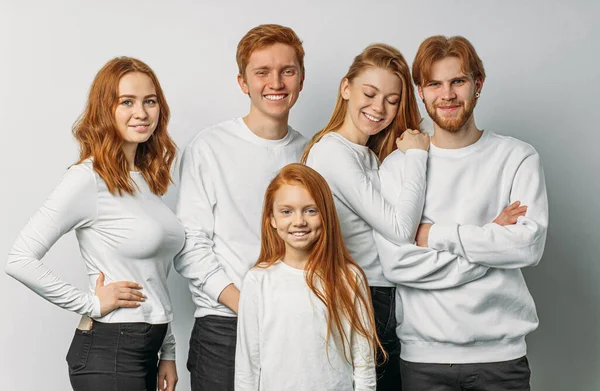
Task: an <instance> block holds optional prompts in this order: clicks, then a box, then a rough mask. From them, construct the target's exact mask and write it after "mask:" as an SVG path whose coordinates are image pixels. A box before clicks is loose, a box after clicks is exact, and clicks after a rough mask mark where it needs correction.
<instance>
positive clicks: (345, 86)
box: [340, 77, 350, 100]
mask: <svg viewBox="0 0 600 391" xmlns="http://www.w3.org/2000/svg"><path fill="white" fill-rule="evenodd" d="M340 95H341V96H342V98H343V99H344V100H348V99H350V80H348V78H347V77H345V78H344V80H342V84H341V85H340Z"/></svg>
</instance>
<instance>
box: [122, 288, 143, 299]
mask: <svg viewBox="0 0 600 391" xmlns="http://www.w3.org/2000/svg"><path fill="white" fill-rule="evenodd" d="M118 298H119V299H120V300H128V301H146V296H145V295H144V294H142V292H140V291H136V290H134V289H122V290H120V291H119V293H118Z"/></svg>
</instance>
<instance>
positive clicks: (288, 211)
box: [281, 209, 292, 215]
mask: <svg viewBox="0 0 600 391" xmlns="http://www.w3.org/2000/svg"><path fill="white" fill-rule="evenodd" d="M290 213H292V211H291V210H289V209H283V210H282V211H281V214H284V215H289V214H290Z"/></svg>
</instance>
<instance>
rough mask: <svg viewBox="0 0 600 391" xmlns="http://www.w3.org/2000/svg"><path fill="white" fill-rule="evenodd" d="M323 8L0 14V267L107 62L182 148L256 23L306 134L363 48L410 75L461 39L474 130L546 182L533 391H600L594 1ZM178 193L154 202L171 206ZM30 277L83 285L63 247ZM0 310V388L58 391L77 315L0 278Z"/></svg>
mask: <svg viewBox="0 0 600 391" xmlns="http://www.w3.org/2000/svg"><path fill="white" fill-rule="evenodd" d="M321 2H322V3H323V4H319V3H321ZM321 2H317V1H309V0H306V1H303V2H299V1H296V2H293V1H269V2H267V1H258V0H257V1H243V0H236V1H225V0H223V1H222V2H221V3H220V4H219V3H218V2H216V1H211V2H208V1H205V2H200V1H198V2H194V1H171V2H168V4H167V2H164V1H127V2H125V1H114V0H105V1H102V2H94V3H92V2H85V1H27V0H20V1H17V0H13V1H7V0H0V131H1V132H2V133H1V134H2V137H1V139H0V140H1V145H2V153H1V154H0V170H1V173H2V177H1V178H2V181H1V183H2V191H1V192H0V197H1V199H0V201H1V202H0V205H2V214H1V221H2V231H1V235H0V254H5V256H6V254H7V253H8V251H9V249H10V246H11V245H12V243H13V241H14V240H15V238H16V236H17V234H18V232H19V230H20V229H21V228H22V227H23V226H24V224H25V223H26V222H27V220H28V219H29V217H30V216H31V215H32V214H33V213H34V212H35V211H36V210H37V209H38V208H39V207H40V206H41V205H42V203H43V201H44V199H45V198H46V196H47V195H48V194H49V193H50V191H51V190H52V189H53V187H54V186H55V185H56V183H57V182H58V181H59V179H60V178H61V177H62V175H63V173H64V171H65V170H66V168H67V167H68V166H69V165H70V164H72V163H73V162H74V161H75V160H76V157H77V147H76V144H75V142H74V140H73V138H72V136H71V131H70V129H71V125H72V124H73V122H74V120H75V119H76V118H77V116H78V115H79V114H80V112H81V110H82V109H83V106H84V102H85V99H86V93H87V91H88V88H89V86H90V84H91V82H92V79H93V77H94V75H95V74H96V72H97V71H98V70H99V69H100V67H101V66H102V65H103V64H104V63H105V62H106V61H107V60H109V59H110V58H112V57H114V56H118V55H128V56H134V57H138V58H140V59H142V60H143V61H145V62H147V63H148V64H149V65H150V66H151V67H153V69H154V70H155V71H156V73H157V75H158V77H159V79H160V81H161V84H162V86H163V89H164V90H165V93H166V95H167V99H168V102H169V105H170V106H171V109H172V121H171V124H170V132H171V134H172V136H173V138H174V139H175V141H176V142H177V144H178V145H179V148H180V149H182V148H183V147H184V146H185V145H186V144H187V142H188V141H189V140H190V139H191V138H192V137H193V136H194V135H195V134H196V133H197V132H198V131H200V130H201V129H203V128H205V127H207V126H209V125H212V124H215V123H217V122H220V121H222V120H224V119H228V118H232V117H234V116H239V115H244V114H245V113H246V112H247V110H248V98H247V97H246V96H244V95H243V94H242V93H241V92H240V90H239V88H238V86H237V83H236V74H237V67H236V64H235V49H236V45H237V42H238V41H239V39H240V38H241V37H242V36H243V35H244V34H245V33H246V32H247V31H248V30H249V29H250V28H252V27H253V26H255V25H257V24H261V23H279V24H283V25H287V26H290V27H292V28H293V29H295V31H296V32H297V33H298V35H299V36H300V37H301V39H303V40H304V47H305V50H306V69H307V74H306V83H305V87H304V91H303V92H302V94H301V96H300V99H299V101H298V103H297V104H296V106H295V107H294V109H293V112H292V115H291V120H290V122H291V124H292V125H293V126H294V127H295V128H296V129H298V130H300V131H301V132H302V133H304V134H305V135H306V136H311V135H312V134H313V133H315V132H316V131H317V130H318V129H319V128H320V127H322V126H323V125H324V124H325V123H326V121H327V120H328V118H329V115H330V114H331V111H332V109H333V105H334V101H335V94H336V90H337V85H338V83H339V80H340V78H341V76H342V75H343V74H344V73H345V72H346V70H347V68H348V66H349V65H350V62H351V61H352V58H353V57H354V56H355V55H356V54H358V53H359V52H360V51H361V50H362V49H363V48H364V47H365V46H366V45H368V44H370V43H374V42H385V43H388V44H391V45H393V46H396V47H397V48H399V49H400V50H401V51H402V52H403V54H404V55H405V56H406V58H407V60H408V61H409V62H412V59H413V57H414V54H415V52H416V50H417V47H418V45H419V44H420V43H421V41H422V40H423V39H424V38H426V37H428V36H430V35H434V34H444V35H457V34H459V35H464V36H465V37H467V38H468V39H470V40H471V41H472V42H473V44H474V45H475V47H476V49H477V51H478V52H479V54H480V56H481V58H482V59H483V61H484V64H485V67H486V71H487V74H488V79H487V80H486V82H485V85H484V88H483V94H482V97H481V98H480V100H479V104H478V107H477V110H476V120H477V124H478V125H479V126H480V127H484V128H487V129H490V130H493V131H495V132H498V133H503V134H507V135H512V136H516V137H518V138H521V139H523V140H525V141H527V142H530V143H531V144H533V145H534V146H535V147H536V148H537V150H538V151H539V152H540V154H541V156H542V158H543V163H544V168H545V172H546V180H547V186H548V196H549V200H550V218H551V223H550V228H549V233H548V242H547V246H546V252H545V255H544V258H543V260H542V262H541V263H540V264H539V266H538V267H536V268H532V269H529V270H526V271H525V276H526V279H527V282H528V285H529V287H530V290H531V292H532V294H533V296H534V298H535V301H536V303H537V307H538V311H539V316H540V321H541V324H540V327H539V329H538V330H537V331H536V332H534V333H533V334H531V335H530V336H529V337H528V343H529V358H530V362H531V367H532V371H533V380H532V383H533V389H534V390H543V391H567V390H568V391H571V390H575V391H595V390H599V389H600V379H599V376H598V369H599V368H600V359H599V348H600V342H599V341H600V338H599V336H600V329H599V324H598V323H599V318H600V306H599V304H598V303H599V301H598V299H600V263H599V262H598V261H599V258H598V254H599V253H600V244H599V242H600V240H599V235H598V229H597V226H598V224H597V221H598V217H599V216H600V202H599V201H598V198H597V197H598V194H600V179H599V176H598V171H597V170H598V168H599V167H600V158H599V157H598V154H597V153H595V152H596V147H597V144H598V142H599V141H600V136H599V131H600V130H599V129H597V128H596V124H595V120H596V118H597V113H598V109H597V108H593V107H592V104H593V102H594V101H596V100H598V94H599V93H600V76H599V74H600V72H599V71H598V62H599V60H600V57H599V52H600V51H599V49H598V48H599V43H598V41H600V33H599V31H598V27H597V23H598V22H597V16H598V15H600V7H599V6H598V5H597V4H598V2H597V1H592V0H590V1H572V2H566V1H562V2H557V1H528V2H524V1H502V2H500V1H497V2H494V1H466V0H464V1H459V0H451V1H445V2H441V1H440V2H436V1H426V2H419V1H411V2H408V1H400V0H395V1H389V2H387V1H370V2H367V1H364V0H345V1H331V2H327V3H325V1H323V0H322V1H321ZM88 3H89V4H88ZM422 113H425V111H424V110H422ZM594 113H596V114H594ZM175 192H176V188H175V187H173V188H172V189H171V191H170V192H169V193H168V195H167V197H166V198H167V202H168V203H169V205H171V206H173V203H174V195H175ZM5 259H6V258H5ZM44 262H46V263H47V264H48V265H50V267H51V268H52V269H53V270H55V271H56V272H57V273H58V275H60V276H61V277H62V278H64V279H65V280H67V281H70V282H72V283H74V284H75V285H77V286H79V287H81V288H84V287H85V275H84V268H83V263H82V262H81V260H80V255H79V250H78V248H77V244H76V240H75V235H74V234H73V233H71V234H69V235H67V236H65V237H64V238H63V239H62V240H60V241H59V242H58V243H57V244H56V245H55V246H54V248H53V249H52V250H51V251H50V252H49V253H48V255H47V256H46V257H45V258H44ZM1 264H2V262H0V265H1ZM169 283H170V289H171V295H172V299H173V302H174V308H175V316H176V319H175V322H174V331H175V335H176V337H177V341H178V354H177V360H178V361H177V363H178V366H179V375H180V383H179V387H178V390H180V391H186V390H189V377H188V373H187V370H186V369H185V362H186V358H187V345H188V338H189V332H190V330H191V326H192V322H193V318H192V314H193V307H192V303H191V300H190V297H189V293H188V290H187V284H186V283H185V282H184V281H183V280H182V278H181V277H180V276H179V275H177V273H176V272H173V273H172V275H171V277H170V280H169ZM0 300H1V301H0V308H1V313H2V315H1V321H0V384H1V385H2V386H1V387H2V389H5V390H19V391H21V390H26V391H27V390H48V391H63V390H67V389H70V387H69V382H68V376H67V368H66V364H65V361H64V357H65V355H66V352H67V349H68V346H69V343H70V341H71V337H72V334H73V329H74V327H75V326H76V324H77V321H78V316H77V315H75V314H72V313H68V312H66V311H64V310H61V309H59V308H58V307H55V306H53V305H50V304H49V303H47V302H45V301H44V300H42V299H40V298H39V297H38V296H36V295H35V294H33V293H32V292H30V291H29V290H28V289H26V288H25V287H23V286H22V285H20V284H19V283H17V282H16V281H14V280H12V279H10V278H9V277H8V276H6V275H5V274H4V273H0Z"/></svg>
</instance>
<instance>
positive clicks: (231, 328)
mask: <svg viewBox="0 0 600 391" xmlns="http://www.w3.org/2000/svg"><path fill="white" fill-rule="evenodd" d="M237 63H238V67H239V75H238V83H239V85H240V88H241V89H242V91H243V92H244V94H247V95H248V96H249V97H250V112H249V113H248V115H246V116H245V117H243V118H241V117H240V118H235V119H233V120H229V121H225V122H222V123H220V124H217V125H215V126H212V127H210V128H208V129H205V130H203V131H202V132H200V133H199V134H198V135H197V136H196V138H194V139H193V140H192V142H191V143H190V144H189V145H188V146H187V148H186V149H185V152H184V154H183V159H182V163H181V182H180V193H179V198H178V205H177V215H178V217H179V219H180V220H181V222H182V223H183V224H184V226H185V232H186V245H185V247H184V249H183V251H182V252H181V253H180V254H179V255H178V257H177V258H176V259H175V263H174V264H175V269H176V270H177V271H178V272H179V273H180V274H181V275H182V276H184V277H185V278H187V279H188V280H189V287H190V290H191V292H192V297H193V301H194V304H195V305H196V311H195V318H196V321H195V324H194V329H193V331H192V336H191V339H190V351H189V358H188V364H187V366H188V369H189V370H190V373H191V383H192V390H194V391H200V390H206V391H221V390H223V391H225V390H233V388H234V369H235V360H234V359H235V346H236V325H237V317H236V315H237V310H238V301H239V289H240V288H241V283H242V279H243V278H244V275H245V274H246V272H247V271H248V270H249V269H250V268H251V267H252V266H253V265H254V263H255V262H256V260H257V258H258V254H259V252H260V228H261V226H260V219H261V213H262V206H263V205H262V204H263V197H264V194H265V190H266V188H267V186H268V184H269V182H270V181H271V179H272V178H273V177H274V176H275V175H276V173H277V172H278V171H279V170H280V169H281V168H282V167H284V166H285V165H287V164H289V163H293V162H298V161H299V159H300V156H301V154H302V150H303V148H304V145H305V144H306V140H305V138H304V137H302V136H301V135H300V133H298V132H297V131H295V130H294V129H292V128H291V127H290V126H288V117H289V112H290V109H291V108H292V107H293V106H294V104H295V103H296V100H297V99H298V96H299V94H300V91H302V86H303V82H304V49H303V48H302V42H301V41H300V39H299V38H298V36H297V35H296V33H294V31H293V30H291V29H290V28H288V27H283V26H279V25H274V24H269V25H260V26H257V27H255V28H253V29H251V30H250V31H249V32H248V33H247V34H246V35H245V36H244V37H243V38H242V40H241V41H240V42H239V44H238V49H237Z"/></svg>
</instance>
